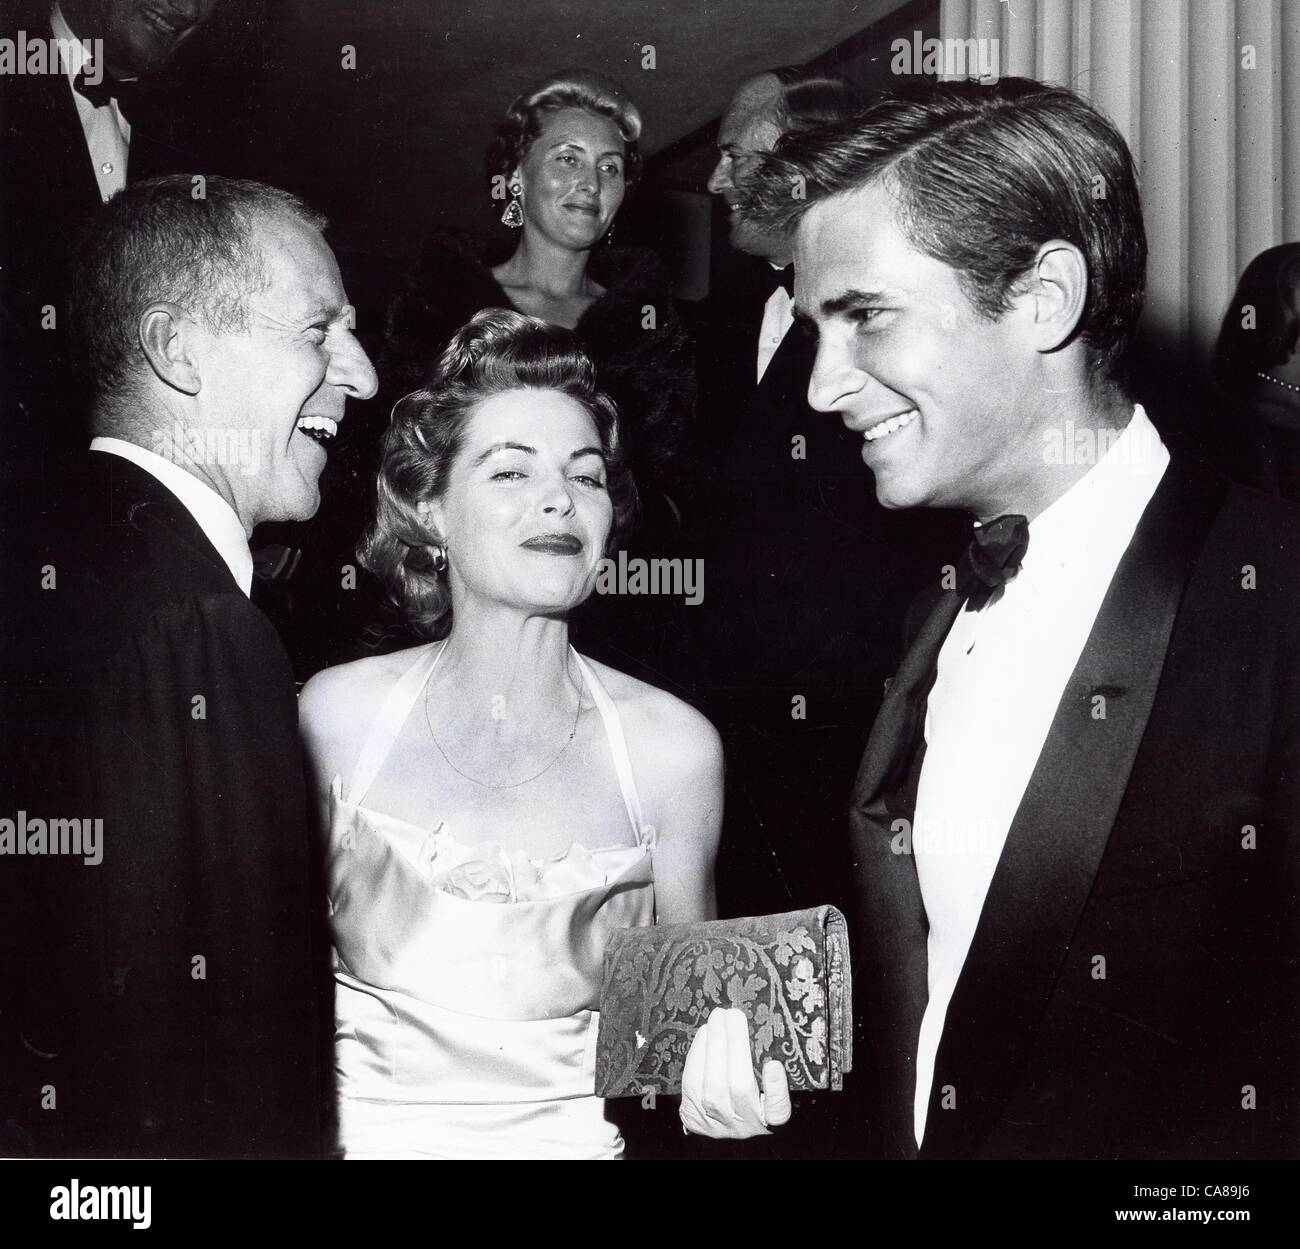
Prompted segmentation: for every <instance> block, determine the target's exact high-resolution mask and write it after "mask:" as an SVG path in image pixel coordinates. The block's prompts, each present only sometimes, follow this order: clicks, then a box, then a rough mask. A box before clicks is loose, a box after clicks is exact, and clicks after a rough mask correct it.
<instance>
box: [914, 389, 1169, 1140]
mask: <svg viewBox="0 0 1300 1249" xmlns="http://www.w3.org/2000/svg"><path fill="white" fill-rule="evenodd" d="M1076 441H1077V440H1076ZM1071 451H1073V447H1071ZM1168 463H1169V452H1168V451H1167V450H1166V449H1165V446H1164V443H1163V442H1161V440H1160V435H1159V434H1158V433H1157V432H1156V430H1155V427H1154V426H1153V425H1152V424H1151V422H1150V420H1149V419H1148V418H1147V415H1146V413H1145V412H1144V411H1143V410H1142V408H1141V406H1138V407H1136V408H1135V409H1134V413H1133V418H1132V420H1131V421H1130V422H1129V424H1128V426H1127V428H1126V429H1125V430H1124V431H1123V433H1122V434H1120V435H1119V436H1118V438H1117V440H1116V441H1115V442H1114V443H1113V445H1111V447H1110V449H1109V451H1107V452H1106V453H1105V454H1104V455H1102V457H1101V459H1100V460H1098V461H1097V463H1095V464H1094V465H1093V467H1092V468H1091V469H1089V471H1088V472H1087V473H1086V474H1085V475H1084V476H1083V477H1081V478H1080V479H1079V480H1078V481H1077V482H1075V484H1074V485H1073V486H1072V487H1071V488H1070V489H1069V490H1068V491H1066V493H1065V494H1063V495H1062V496H1061V497H1060V498H1059V499H1057V500H1056V501H1055V502H1054V503H1052V505H1051V506H1050V507H1048V508H1047V509H1046V510H1045V511H1043V512H1042V513H1041V514H1040V515H1039V516H1037V517H1036V518H1035V519H1034V520H1033V521H1031V522H1030V525H1029V549H1028V551H1027V553H1026V555H1025V558H1024V562H1023V563H1022V565H1021V568H1020V572H1019V573H1018V574H1017V576H1016V577H1014V578H1013V579H1012V580H1011V581H1010V582H1008V584H1007V586H1006V588H1005V590H1004V592H1003V593H1002V595H1001V597H1000V598H998V599H997V600H996V601H994V602H990V603H989V604H988V605H987V606H986V607H985V608H984V609H983V610H982V611H970V610H965V611H963V612H962V613H961V614H960V615H959V616H958V617H957V619H956V620H955V621H954V623H953V626H952V629H951V630H950V631H949V633H948V637H947V638H946V639H945V641H944V643H943V646H942V648H941V649H940V652H939V660H938V669H937V675H936V678H935V683H934V687H933V689H932V690H931V692H930V697H929V700H928V703H927V706H926V716H925V742H926V750H925V758H924V760H923V762H922V765H921V775H920V780H919V785H918V790H917V798H916V813H915V819H914V821H913V828H912V849H913V853H914V855H915V862H916V873H917V877H918V879H919V881H920V886H921V898H922V900H923V902H924V904H925V913H926V917H927V919H928V921H929V938H928V942H927V951H926V952H927V957H928V981H929V1000H928V1003H927V1005H926V1009H925V1014H924V1016H923V1017H922V1020H921V1032H920V1038H919V1040H918V1044H917V1055H916V1100H915V1104H914V1108H913V1109H914V1129H915V1133H916V1143H917V1146H918V1147H919V1146H920V1144H921V1140H922V1138H923V1136H924V1135H925V1123H926V1113H927V1109H928V1107H929V1102H930V1092H931V1085H932V1083H933V1080H934V1064H935V1056H936V1054H937V1053H938V1049H939V1040H940V1037H941V1036H942V1034H943V1026H944V1019H945V1016H946V1015H947V1011H948V1003H949V1001H950V1000H951V998H952V995H953V991H954V990H955V989H956V987H957V980H958V978H959V977H960V975H961V971H962V967H963V966H964V965H965V962H966V955H967V953H968V952H969V950H970V945H971V941H972V939H973V938H974V936H975V930H976V927H977V925H978V924H979V919H980V913H981V911H982V910H983V908H984V900H985V898H986V896H987V894H988V891H989V885H990V884H991V883H992V880H993V874H994V871H995V870H996V868H997V865H998V859H999V858H1000V857H1001V855H1002V848H1003V845H1004V844H1005V842H1006V838H1007V833H1008V831H1009V830H1010V827H1011V823H1012V820H1013V819H1014V818H1015V814H1016V811H1017V809H1018V808H1019V806H1020V802H1021V799H1022V798H1023V797H1024V793H1025V789H1026V787H1027V786H1028V784H1029V778H1030V776H1031V775H1032V773H1033V771H1034V768H1035V766H1036V765H1037V763H1038V756H1039V755H1040V754H1041V753H1042V749H1043V744H1044V742H1045V741H1046V740H1047V734H1048V732H1049V730H1050V729H1051V724H1052V720H1053V719H1054V717H1055V715H1056V710H1057V706H1058V704H1059V703H1060V701H1061V697H1062V695H1063V694H1064V692H1065V687H1066V684H1067V683H1068V681H1069V679H1070V676H1071V674H1072V673H1073V672H1074V669H1075V667H1076V665H1077V664H1078V661H1079V656H1080V654H1081V653H1082V651H1083V648H1084V644H1085V643H1086V642H1087V640H1088V635H1089V634H1090V633H1091V632H1092V626H1093V623H1094V621H1095V620H1096V618H1097V613H1098V611H1099V610H1100V609H1101V603H1102V600H1103V599H1104V598H1105V596H1106V591H1107V589H1109V587H1110V583H1111V580H1112V578H1113V577H1114V575H1115V570H1116V568H1117V567H1118V566H1119V562H1120V559H1121V558H1122V557H1123V555H1124V552H1125V550H1127V548H1128V545H1129V543H1130V542H1131V541H1132V539H1133V532H1134V530H1135V529H1136V528H1137V524H1138V521H1139V520H1140V519H1141V516H1142V512H1143V511H1144V509H1145V508H1146V506H1147V504H1148V503H1149V502H1150V501H1151V496H1152V495H1153V494H1154V493H1155V490H1156V487H1157V486H1158V485H1159V484H1160V479H1161V477H1162V476H1163V474H1164V471H1165V468H1166V466H1167V465H1168ZM956 1096H958V1097H960V1096H961V1091H960V1090H956Z"/></svg>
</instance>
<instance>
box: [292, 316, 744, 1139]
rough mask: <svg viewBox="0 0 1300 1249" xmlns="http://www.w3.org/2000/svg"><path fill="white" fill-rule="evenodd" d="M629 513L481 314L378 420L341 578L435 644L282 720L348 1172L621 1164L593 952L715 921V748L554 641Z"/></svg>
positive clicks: (539, 327)
mask: <svg viewBox="0 0 1300 1249" xmlns="http://www.w3.org/2000/svg"><path fill="white" fill-rule="evenodd" d="M634 497H635V496H634V490H633V488H632V486H631V483H630V481H629V480H628V479H627V477H626V474H625V473H624V471H623V469H622V465H621V459H620V455H619V444H618V423H617V416H616V413H615V411H614V409H613V406H612V404H610V403H609V401H608V400H607V399H605V398H604V396H603V395H601V394H600V393H599V392H598V391H597V390H596V387H595V381H594V377H593V370H592V366H591V363H590V361H589V360H588V358H587V357H586V356H585V355H584V354H583V352H582V351H581V350H580V349H579V348H578V346H577V345H576V343H575V341H574V339H573V338H572V336H571V335H570V334H569V332H568V331H566V330H563V329H560V328H558V327H555V326H551V325H547V324H546V323H544V322H541V321H538V320H535V319H533V318H529V317H525V316H522V315H520V314H518V313H515V312H509V311H499V310H493V311H488V312H483V313H479V314H478V315H477V316H476V317H475V318H474V319H473V320H472V321H470V322H469V323H468V325H466V326H465V327H464V328H463V329H462V330H461V331H460V332H459V333H458V334H457V335H456V337H455V338H454V339H453V340H452V342H451V344H450V346H449V347H448V348H447V351H446V352H445V353H444V355H443V357H442V360H441V362H440V364H439V367H438V371H437V376H436V379H435V383H434V385H433V386H432V387H431V388H430V389H429V390H427V391H420V392H416V393H415V394H414V395H410V396H407V398H405V399H404V400H402V401H401V402H400V403H399V404H398V405H397V407H396V408H395V409H394V413H393V418H392V423H391V426H390V429H389V432H388V436H387V441H386V443H385V450H384V458H383V465H382V468H381V471H380V477H379V491H378V511H377V515H376V520H375V523H374V525H373V527H372V529H371V531H370V533H369V534H368V535H367V537H366V539H365V541H364V543H363V546H362V551H361V556H362V561H363V563H364V564H365V565H366V566H367V567H368V568H369V569H370V570H371V571H372V572H374V573H375V574H376V575H377V576H378V577H379V578H380V579H381V580H382V581H383V582H384V583H385V584H386V586H387V587H388V589H389V591H390V593H391V594H392V595H393V596H394V598H395V599H396V601H397V603H398V605H399V606H400V607H401V608H402V609H403V611H404V612H405V614H406V616H407V618H408V620H409V621H410V622H411V624H412V625H413V626H415V627H416V628H417V629H418V630H419V632H420V634H421V636H424V637H426V638H428V639H429V641H428V643H427V644H426V645H423V646H417V647H414V648H412V649H408V650H403V651H400V652H397V653H395V654H391V655H384V656H379V657H375V658H369V659H364V660H361V661H359V662H357V663H352V664H346V665H343V666H341V667H337V668H331V669H328V670H327V671H325V672H322V673H321V674H320V675H318V676H317V677H315V678H314V679H313V680H312V681H310V682H309V683H308V685H307V687H306V688H305V689H304V690H303V693H302V698H301V719H302V726H303V732H304V737H305V739H306V742H307V747H308V756H309V759H310V760H311V766H312V768H313V770H314V773H315V779H316V784H317V787H318V793H319V797H320V802H321V805H322V811H323V815H324V821H325V827H326V828H327V830H328V851H327V858H328V875H329V895H330V896H329V901H330V914H331V924H332V927H333V935H334V947H335V980H336V1069H337V1080H338V1098H339V1122H340V1137H341V1143H342V1148H343V1152H344V1154H345V1155H346V1156H348V1157H399V1156H400V1157H570V1158H584V1157H585V1158H614V1157H618V1156H619V1155H620V1153H621V1152H622V1140H621V1138H620V1136H619V1133H618V1131H617V1129H616V1128H615V1127H614V1126H613V1125H612V1124H611V1123H609V1122H608V1121H607V1120H606V1118H605V1115H604V1103H603V1101H601V1099H599V1098H597V1097H596V1096H595V1095H594V1087H595V1081H594V1070H595V1063H594V1057H595V1041H596V1026H597V1013H596V1007H597V1006H598V1001H599V990H600V979H601V965H602V959H603V955H604V950H605V945H606V943H607V940H608V938H609V936H610V934H611V933H612V932H613V931H614V930H615V929H618V928H622V927H630V926H633V925H640V924H651V923H654V922H656V920H657V921H659V922H683V921H691V920H699V919H708V918H712V917H713V913H714V894H713V861H714V856H715V853H716V849H717V840H718V830H719V825H720V821H721V806H722V798H721V789H722V754H721V746H720V743H719V740H718V736H717V734H716V733H715V732H714V730H713V728H712V726H711V725H710V724H709V723H708V722H707V721H706V720H705V719H703V717H701V716H700V715H699V714H697V713H696V712H695V711H693V710H692V709H690V708H689V707H687V706H686V705H685V704H683V703H681V702H680V701H678V700H677V699H675V698H673V697H672V696H670V695H669V694H666V693H664V692H663V691H661V690H658V689H655V688H653V687H651V686H649V685H646V684H643V683H642V682H639V681H636V680H633V679H632V678H630V677H628V676H625V675H623V674H621V673H619V672H616V671H615V670H613V669H611V668H608V667H605V666H603V665H601V664H597V663H594V662H592V661H589V660H584V659H583V658H582V657H581V656H580V655H578V653H577V652H576V651H574V650H573V649H572V648H571V647H570V645H569V641H568V625H567V619H566V618H567V615H568V613H569V612H570V611H571V610H572V609H573V608H575V607H577V606H578V605H579V604H580V603H581V602H582V601H583V600H584V599H585V598H587V596H588V595H590V594H591V593H592V591H593V588H594V585H595V581H596V576H597V572H598V563H599V561H600V560H601V558H602V557H604V556H605V555H606V554H607V553H608V551H609V550H610V549H611V547H612V542H611V535H612V534H616V533H617V530H618V526H619V524H620V523H621V522H622V521H624V520H625V519H626V517H627V515H628V513H629V512H630V511H631V509H632V506H633V504H634Z"/></svg>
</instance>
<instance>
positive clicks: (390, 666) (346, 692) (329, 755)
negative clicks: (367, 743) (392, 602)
mask: <svg viewBox="0 0 1300 1249" xmlns="http://www.w3.org/2000/svg"><path fill="white" fill-rule="evenodd" d="M424 650H425V647H423V646H413V647H410V648H409V649H407V650H401V651H394V652H393V653H392V654H391V655H374V656H370V657H369V658H366V659H358V660H355V661H353V662H352V663H347V664H338V665H337V666H336V667H333V668H325V669H324V670H323V671H321V672H318V673H317V674H316V675H315V676H314V677H312V679H311V680H310V681H308V682H307V684H306V685H304V686H303V687H302V692H301V693H300V694H299V695H298V723H299V725H300V727H301V729H302V734H303V738H304V739H305V742H306V745H307V748H308V750H309V751H310V752H311V753H312V754H313V755H314V756H315V757H316V758H317V759H318V760H319V761H321V762H322V763H324V764H325V765H326V767H327V768H328V769H329V770H331V771H340V770H342V769H343V767H344V766H345V765H346V764H347V763H348V761H349V760H350V759H351V758H353V757H355V755H356V752H357V750H359V749H360V746H361V739H362V738H363V737H364V735H365V733H366V731H367V730H368V729H369V727H370V725H371V724H372V723H373V722H374V719H375V717H376V716H377V715H378V714H379V709H380V708H381V707H382V706H383V704H384V699H386V698H387V697H388V694H389V692H390V691H391V690H392V688H393V686H394V684H395V683H396V682H397V680H398V679H399V678H400V677H401V675H402V674H403V673H404V672H405V671H406V670H407V669H408V668H410V666H411V665H412V664H413V663H414V662H415V661H416V659H418V658H419V656H420V655H421V654H423V652H424Z"/></svg>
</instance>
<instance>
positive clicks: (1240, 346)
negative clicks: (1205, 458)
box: [1214, 243, 1300, 390]
mask: <svg viewBox="0 0 1300 1249" xmlns="http://www.w3.org/2000/svg"><path fill="white" fill-rule="evenodd" d="M1297 292H1300V243H1282V244H1281V245H1280V246H1278V247H1270V248H1269V249H1268V250H1267V251H1263V252H1260V254H1259V255H1258V256H1256V257H1255V259H1254V260H1252V261H1251V262H1250V264H1248V265H1247V266H1246V270H1245V272H1244V273H1243V274H1242V275H1241V281H1239V282H1238V283H1237V289H1236V292H1235V293H1234V294H1233V296H1232V302H1231V303H1230V304H1229V305H1228V311H1227V312H1226V313H1224V316H1223V325H1222V327H1221V328H1220V330H1219V341H1218V345H1217V346H1216V347H1215V350H1214V376H1215V378H1216V379H1217V381H1218V382H1219V384H1220V385H1221V386H1224V387H1226V388H1227V389H1228V390H1242V389H1244V388H1246V387H1247V386H1249V385H1250V384H1251V383H1252V382H1253V381H1254V380H1255V374H1256V373H1267V372H1268V370H1269V369H1271V368H1272V367H1273V366H1274V365H1276V364H1282V363H1283V362H1284V361H1286V360H1289V359H1290V358H1291V354H1292V352H1294V351H1295V349H1296V343H1297V342H1300V315H1297V311H1296V309H1297V307H1298V306H1300V297H1298V296H1297ZM1247 309H1250V310H1251V311H1250V313H1248V312H1247Z"/></svg>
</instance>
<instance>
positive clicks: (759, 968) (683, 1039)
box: [596, 906, 853, 1097]
mask: <svg viewBox="0 0 1300 1249" xmlns="http://www.w3.org/2000/svg"><path fill="white" fill-rule="evenodd" d="M717 1007H738V1008H739V1009H741V1010H743V1011H744V1012H745V1014H746V1016H747V1017H748V1019H749V1035H750V1043H751V1045H752V1047H753V1052H754V1069H755V1071H760V1070H761V1069H762V1065H763V1063H764V1062H766V1061H767V1060H768V1059H769V1058H774V1059H776V1060H777V1061H778V1062H780V1063H781V1064H782V1066H784V1067H785V1071H786V1077H787V1079H788V1080H789V1082H790V1087H791V1088H792V1089H805V1090H808V1089H839V1088H842V1087H843V1085H844V1073H845V1072H846V1071H851V1070H852V1068H853V998H852V980H851V976H850V972H849V941H848V930H847V928H846V925H845V922H844V916H843V915H842V914H841V913H840V912H839V911H838V910H836V909H835V907H833V906H818V907H813V908H811V909H809V910H806V911H789V912H787V913H785V914H784V915H757V916H752V917H750V918H747V919H726V920H713V921H711V922H708V923H700V924H666V925H662V926H658V927H647V928H624V929H620V930H619V931H618V932H616V933H615V934H614V936H613V938H612V939H611V941H610V943H609V947H608V948H607V950H606V951H605V974H604V983H603V984H602V987H601V993H600V1028H599V1034H598V1036H597V1041H596V1095H597V1096H598V1097H631V1096H638V1095H642V1094H644V1093H647V1092H649V1091H650V1090H652V1089H653V1090H654V1091H655V1092H656V1093H680V1092H681V1087H682V1068H683V1066H684V1065H685V1063H686V1052H687V1050H688V1049H690V1045H691V1040H692V1038H693V1037H694V1036H695V1031H696V1029H697V1028H698V1027H699V1026H700V1024H702V1023H703V1022H704V1021H705V1019H707V1018H708V1015H709V1012H710V1011H711V1010H713V1009H715V1008H717Z"/></svg>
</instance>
